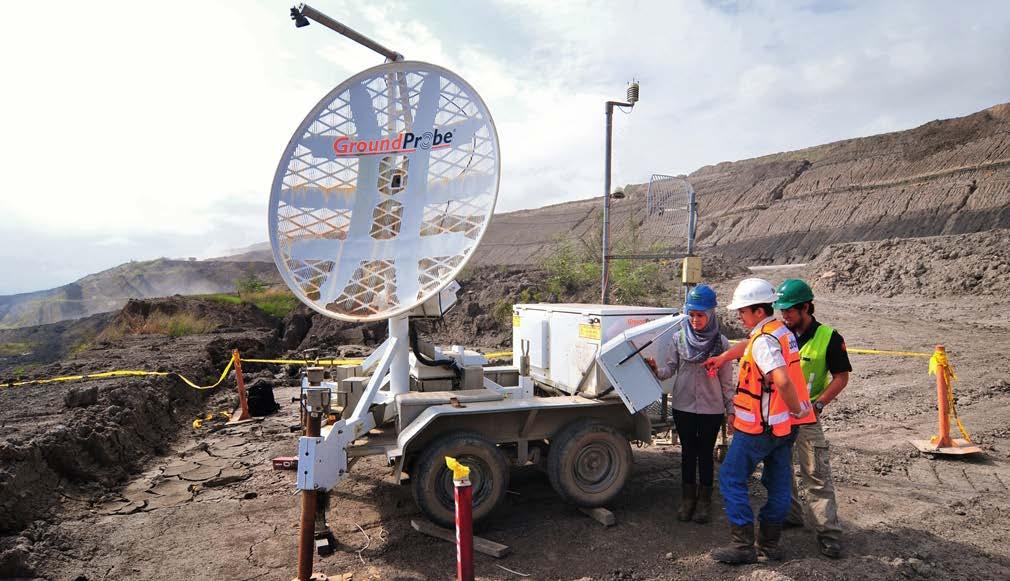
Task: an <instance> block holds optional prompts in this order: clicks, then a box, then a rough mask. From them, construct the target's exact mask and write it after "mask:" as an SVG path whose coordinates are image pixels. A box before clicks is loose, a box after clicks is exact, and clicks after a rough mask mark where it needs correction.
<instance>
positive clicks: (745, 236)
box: [475, 104, 1010, 264]
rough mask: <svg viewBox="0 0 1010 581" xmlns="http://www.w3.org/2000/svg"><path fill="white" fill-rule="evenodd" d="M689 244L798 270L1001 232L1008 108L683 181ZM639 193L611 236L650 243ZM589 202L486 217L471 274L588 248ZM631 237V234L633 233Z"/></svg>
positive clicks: (594, 214) (592, 221)
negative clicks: (952, 237)
mask: <svg viewBox="0 0 1010 581" xmlns="http://www.w3.org/2000/svg"><path fill="white" fill-rule="evenodd" d="M689 178H690V180H691V182H692V184H693V186H694V188H695V191H696V192H697V194H698V203H699V213H700V220H699V226H698V237H697V241H698V244H699V248H700V250H701V252H702V253H704V252H714V253H719V254H723V255H726V256H731V257H738V258H742V259H746V260H749V261H752V262H772V261H774V262H786V261H802V260H808V259H810V258H813V257H814V256H816V255H817V253H818V252H820V250H821V249H822V248H824V247H825V246H827V245H829V244H835V243H841V242H852V241H863V240H883V239H887V238H908V237H921V236H934V235H942V234H963V233H970V232H980V231H985V230H991V229H994V228H1007V227H1010V104H1002V105H997V106H994V107H991V108H989V109H986V110H984V111H980V112H978V113H975V114H972V115H968V116H967V117H960V118H956V119H948V120H944V121H933V122H930V123H927V124H925V125H923V126H921V127H917V128H915V129H911V130H908V131H900V132H896V133H887V134H883V135H875V136H872V137H864V138H859V139H849V140H845V141H839V142H836V143H830V144H827V145H820V146H817V147H811V148H808V149H803V150H799V151H794V152H787V153H778V154H774V155H768V156H765V157H760V158H756V159H750V160H744V161H737V162H724V163H720V164H717V165H714V166H707V167H704V168H701V169H699V170H697V171H696V172H694V173H692V174H691V175H690V176H689ZM646 187H647V186H646V185H645V184H642V185H638V186H633V187H631V188H629V189H628V190H626V192H627V193H628V197H627V198H625V199H623V200H614V203H613V206H612V210H613V216H614V219H613V226H612V228H613V230H612V232H613V235H614V238H615V240H621V239H622V238H627V237H628V236H629V235H630V234H631V233H632V232H633V231H636V232H637V233H638V235H640V236H641V237H642V243H641V245H640V246H641V247H642V248H646V247H648V246H649V245H650V244H651V243H653V242H656V241H657V240H658V239H657V238H655V236H653V234H654V232H653V231H651V228H650V227H649V226H650V222H649V220H648V219H647V216H646V210H645V192H646ZM601 207H602V201H601V199H600V198H596V199H590V200H581V201H578V202H570V203H566V204H559V205H556V206H549V207H546V208H539V209H536V210H523V211H519V212H511V213H508V214H502V215H500V216H496V217H495V219H494V221H492V223H491V226H490V227H489V228H488V232H487V234H486V236H485V241H484V243H483V244H482V245H481V246H480V248H479V250H478V251H477V255H476V257H475V259H476V261H477V262H478V263H480V264H523V263H536V262H537V261H538V260H539V259H540V258H541V257H542V256H544V255H546V254H547V253H549V252H551V251H552V249H553V248H554V246H555V244H556V243H557V241H558V240H562V239H570V240H582V241H584V242H585V243H588V244H589V245H590V246H593V247H594V248H595V245H596V244H598V240H599V236H598V235H597V234H596V232H598V231H599V213H600V209H601ZM635 226H638V228H634V227H635Z"/></svg>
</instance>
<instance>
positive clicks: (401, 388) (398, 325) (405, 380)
mask: <svg viewBox="0 0 1010 581" xmlns="http://www.w3.org/2000/svg"><path fill="white" fill-rule="evenodd" d="M409 335H410V323H409V322H408V320H407V317H395V318H392V319H390V320H389V338H390V339H396V342H397V344H398V345H399V346H400V347H399V348H398V349H396V350H395V351H394V352H393V360H392V362H391V363H390V365H389V394H390V395H391V396H393V397H395V396H397V395H398V394H401V393H407V392H408V391H410V360H409V353H410V347H409V345H410V337H409Z"/></svg>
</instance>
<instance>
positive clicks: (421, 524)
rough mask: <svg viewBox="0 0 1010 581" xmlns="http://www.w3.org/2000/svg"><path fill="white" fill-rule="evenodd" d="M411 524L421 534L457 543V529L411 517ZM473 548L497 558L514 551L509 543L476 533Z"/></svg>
mask: <svg viewBox="0 0 1010 581" xmlns="http://www.w3.org/2000/svg"><path fill="white" fill-rule="evenodd" d="M410 526H412V527H414V530H415V531H417V532H419V533H421V534H425V535H428V536H430V537H435V538H436V539H442V540H443V541H449V542H450V543H453V544H456V531H451V530H449V529H444V528H442V527H440V526H438V525H436V524H434V523H431V522H428V521H426V520H419V519H410ZM473 548H474V550H475V551H477V552H478V553H482V554H485V555H487V556H489V557H494V558H495V559H501V558H502V557H504V556H505V555H508V554H509V553H511V552H512V547H509V546H508V545H503V544H501V543H496V542H494V541H489V540H487V539H484V538H481V537H478V536H476V535H474V537H473Z"/></svg>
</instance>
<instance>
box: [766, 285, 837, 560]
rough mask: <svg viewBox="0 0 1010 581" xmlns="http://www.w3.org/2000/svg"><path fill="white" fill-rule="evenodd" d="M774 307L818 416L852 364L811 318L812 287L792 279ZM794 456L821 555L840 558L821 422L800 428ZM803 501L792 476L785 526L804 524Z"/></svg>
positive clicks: (828, 329) (778, 291) (833, 334)
mask: <svg viewBox="0 0 1010 581" xmlns="http://www.w3.org/2000/svg"><path fill="white" fill-rule="evenodd" d="M776 294H777V299H776V300H775V303H774V306H775V308H776V309H779V310H780V311H781V312H782V322H783V323H785V325H786V327H788V328H789V330H791V331H792V332H793V334H795V335H796V342H797V343H798V344H799V348H800V364H801V366H802V367H803V375H804V376H805V377H806V379H807V385H808V386H809V388H810V401H811V402H812V403H813V406H814V410H815V412H816V413H817V415H818V416H820V415H821V413H823V411H824V408H825V407H826V406H827V405H828V404H830V403H831V402H832V401H833V400H834V399H835V398H836V397H838V394H839V393H841V392H842V390H843V389H845V385H846V384H847V383H848V382H849V372H850V371H852V365H851V364H850V363H849V355H848V353H847V352H846V349H845V340H844V339H842V336H841V335H839V334H838V331H835V330H834V329H832V328H831V327H829V326H827V325H822V324H821V323H820V322H818V321H817V319H815V318H814V291H813V290H812V289H811V288H810V285H808V284H807V283H805V282H803V281H802V280H799V279H796V278H791V279H788V280H786V281H784V282H783V283H782V284H780V285H779V287H778V288H777V289H776ZM798 430H799V431H798V433H797V436H796V443H795V444H794V445H793V459H794V461H795V462H796V464H797V465H799V468H800V474H801V477H802V481H803V485H804V487H805V488H806V491H807V503H806V505H807V506H806V507H807V509H808V510H807V514H808V516H809V517H810V523H811V524H812V525H813V527H814V530H815V531H816V532H817V541H818V545H819V547H820V550H821V553H823V554H824V555H826V556H828V557H831V558H838V557H840V556H841V553H842V545H841V534H842V529H841V527H840V526H839V524H838V506H837V503H836V502H835V487H834V484H833V483H832V481H831V463H830V461H829V458H828V456H829V454H828V441H827V439H825V438H824V431H823V430H822V429H821V422H820V421H817V422H816V423H813V424H807V425H803V426H799V428H798ZM803 513H804V511H803V504H802V503H801V502H800V499H799V495H798V494H797V486H796V480H795V478H794V479H793V501H792V508H791V510H790V513H789V516H788V518H787V519H786V523H787V524H791V525H797V526H803V516H804V515H803Z"/></svg>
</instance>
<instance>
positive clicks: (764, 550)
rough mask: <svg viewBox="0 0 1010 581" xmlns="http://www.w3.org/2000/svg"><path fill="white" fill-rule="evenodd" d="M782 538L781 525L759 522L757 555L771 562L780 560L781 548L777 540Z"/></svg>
mask: <svg viewBox="0 0 1010 581" xmlns="http://www.w3.org/2000/svg"><path fill="white" fill-rule="evenodd" d="M781 538H782V524H781V523H780V524H772V523H768V522H764V521H761V523H760V525H759V526H758V537H757V550H758V554H760V555H761V556H763V557H764V558H766V559H769V560H771V561H781V560H782V548H781V547H779V539H781Z"/></svg>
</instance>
